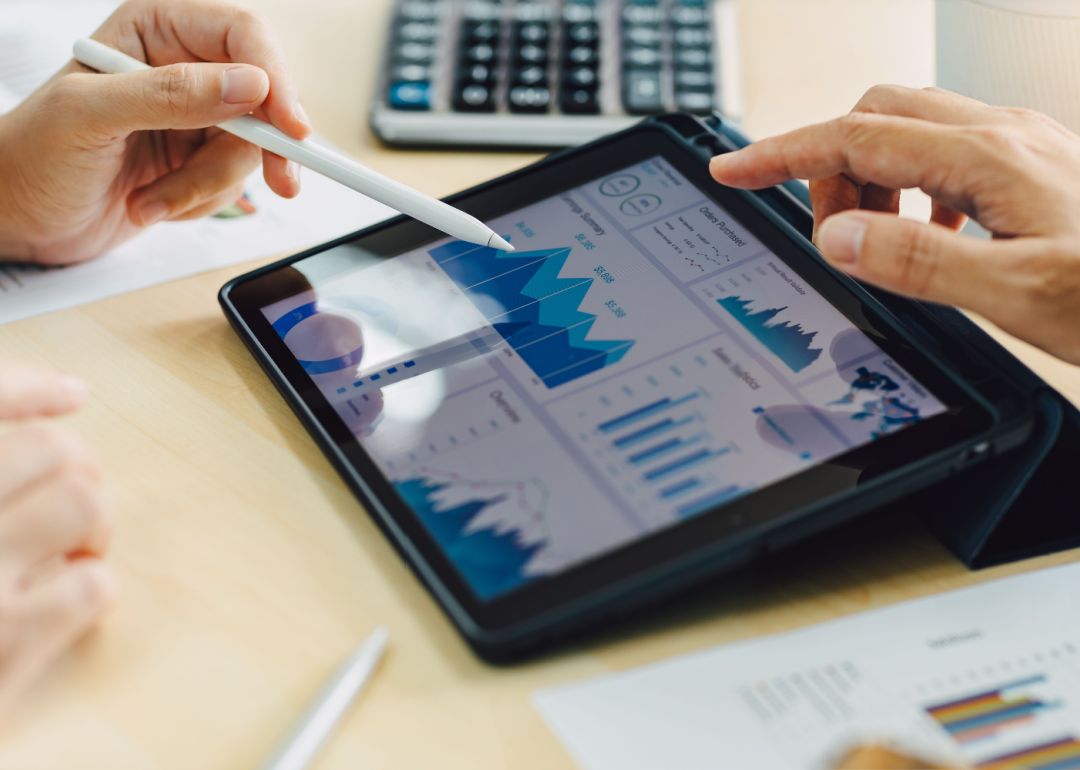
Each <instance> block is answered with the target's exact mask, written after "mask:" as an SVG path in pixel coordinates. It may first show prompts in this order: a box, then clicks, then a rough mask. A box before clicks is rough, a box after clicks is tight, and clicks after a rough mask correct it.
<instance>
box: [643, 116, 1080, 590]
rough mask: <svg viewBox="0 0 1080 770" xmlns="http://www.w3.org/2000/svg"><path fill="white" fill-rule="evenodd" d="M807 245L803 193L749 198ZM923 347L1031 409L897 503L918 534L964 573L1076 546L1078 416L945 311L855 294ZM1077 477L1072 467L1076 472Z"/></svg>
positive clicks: (711, 136) (703, 148) (712, 142)
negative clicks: (1015, 443) (979, 457)
mask: <svg viewBox="0 0 1080 770" xmlns="http://www.w3.org/2000/svg"><path fill="white" fill-rule="evenodd" d="M652 120H655V121H658V122H663V123H665V124H666V125H668V126H669V127H671V128H674V129H675V130H676V131H677V132H678V133H679V134H680V135H682V136H683V138H684V139H685V140H686V141H687V142H689V143H690V144H691V145H692V146H693V147H695V148H696V149H697V150H698V151H699V153H700V154H701V155H702V157H703V158H706V157H711V156H713V155H717V154H719V153H722V152H727V151H730V150H733V149H736V148H738V147H744V146H746V145H747V144H749V143H750V140H749V139H747V138H746V137H745V136H744V135H743V134H742V133H741V132H740V131H739V130H738V129H737V128H735V127H734V126H732V125H731V124H730V123H729V122H728V121H726V120H724V119H722V118H721V117H719V116H715V117H713V118H710V119H709V120H707V121H701V120H698V119H697V118H693V117H691V116H689V115H684V114H680V113H674V114H669V115H660V116H656V117H654V118H652ZM759 195H760V197H761V198H762V200H764V201H765V202H766V203H768V204H769V206H771V207H772V208H773V209H774V210H775V211H777V212H778V213H779V214H780V215H781V216H783V217H784V219H786V220H787V221H788V222H790V223H791V224H792V225H794V226H795V227H796V228H797V229H798V230H799V231H800V232H802V233H803V234H804V235H806V237H808V238H809V237H810V234H811V230H812V227H813V214H812V213H811V210H810V193H809V191H808V189H807V188H806V186H805V185H803V184H800V183H798V182H789V183H788V184H786V185H783V186H781V187H777V188H771V189H769V190H764V191H762V192H761V193H759ZM865 288H866V290H867V291H869V292H870V293H871V294H873V295H874V296H875V297H877V299H878V300H880V301H881V302H882V303H883V304H885V305H886V306H887V307H888V308H889V310H891V311H892V312H893V313H894V314H895V315H896V316H897V317H898V318H899V319H900V320H901V321H902V322H903V323H904V324H905V325H906V326H907V327H908V328H909V329H910V330H911V331H912V332H913V333H914V334H915V335H916V336H917V337H918V338H919V339H920V341H921V342H923V344H925V345H927V346H928V347H930V348H932V349H934V350H936V351H937V352H938V353H939V354H940V355H941V357H942V358H943V359H944V360H947V361H949V362H950V363H952V364H953V365H955V366H957V367H958V369H959V370H960V371H961V373H962V374H963V375H964V377H965V378H966V379H967V380H968V381H969V382H972V383H974V384H975V386H976V387H977V388H978V387H980V385H981V386H982V387H981V388H980V389H981V390H982V391H983V394H984V395H986V396H988V397H989V398H990V399H991V400H993V396H994V394H993V392H992V390H993V388H994V385H993V383H994V382H995V381H1000V379H999V378H1000V377H1004V378H1006V379H1008V380H1010V381H1011V382H1012V383H1013V384H1015V385H1017V386H1018V387H1020V388H1021V389H1022V390H1024V391H1026V392H1027V393H1028V394H1029V396H1030V397H1031V398H1032V400H1033V402H1034V403H1035V405H1036V408H1037V412H1038V414H1037V419H1036V422H1035V428H1034V432H1033V434H1032V436H1031V438H1030V439H1029V440H1028V441H1027V442H1026V443H1025V444H1024V445H1023V446H1021V447H1019V448H1017V449H1014V450H1012V451H1010V452H1007V453H1006V454H1004V455H1001V456H998V457H994V458H991V459H990V460H987V461H985V462H983V463H981V464H978V465H975V466H973V467H971V468H969V469H968V470H966V471H965V472H963V473H960V474H957V475H955V476H952V477H951V478H949V479H948V480H947V481H944V482H941V483H939V484H937V485H935V486H932V487H929V488H927V489H924V490H922V491H920V492H916V493H915V494H913V495H911V496H909V497H907V498H905V499H904V500H903V501H900V502H898V503H897V504H898V505H902V506H903V507H904V508H906V509H908V510H916V511H919V515H920V517H921V518H922V519H923V520H924V521H925V523H926V524H927V526H928V527H929V528H930V529H931V530H932V531H933V532H934V533H935V534H936V535H937V536H938V538H940V539H941V541H942V542H943V543H944V544H945V545H946V546H948V547H949V548H950V549H951V550H952V551H953V553H955V554H956V555H957V556H958V557H959V558H960V559H961V561H963V562H964V563H965V564H966V565H967V566H968V567H970V568H972V569H979V568H982V567H989V566H992V565H995V564H1003V563H1005V562H1010V561H1015V560H1017V559H1024V558H1028V557H1031V556H1038V555H1041V554H1045V553H1050V552H1052V551H1059V550H1064V549H1066V548H1072V547H1075V546H1080V506H1077V505H1076V504H1075V502H1073V501H1074V500H1075V499H1076V497H1075V493H1074V489H1075V487H1074V484H1075V483H1076V482H1075V480H1072V481H1071V480H1070V479H1072V472H1073V471H1074V468H1075V466H1077V465H1078V464H1080V411H1078V410H1077V409H1076V407H1074V406H1073V405H1072V404H1071V403H1070V402H1069V401H1068V400H1067V399H1066V398H1064V397H1063V396H1062V395H1061V394H1060V393H1058V392H1057V391H1056V390H1054V389H1053V388H1052V387H1050V385H1048V384H1047V383H1046V382H1044V381H1043V380H1042V378H1040V377H1039V376H1038V375H1037V374H1035V373H1034V372H1033V371H1031V370H1030V369H1029V368H1027V367H1026V366H1024V364H1023V363H1021V362H1020V361H1019V360H1018V359H1017V358H1016V357H1015V356H1013V355H1012V354H1011V353H1009V351H1008V350H1006V349H1005V348H1004V347H1002V346H1001V345H1000V344H998V343H997V342H996V341H995V340H994V339H993V338H992V337H991V336H990V335H988V334H987V333H986V332H984V331H983V330H982V329H980V328H979V327H978V326H977V325H975V324H974V323H973V322H972V321H970V320H969V319H968V318H967V317H966V316H965V315H964V314H963V313H961V312H960V311H958V310H956V309H955V308H951V307H944V306H941V305H935V304H931V303H927V302H919V301H916V300H910V299H906V298H903V297H899V296H897V295H895V294H891V293H889V292H886V291H883V290H881V289H877V288H875V287H872V286H865ZM1077 470H1080V469H1077Z"/></svg>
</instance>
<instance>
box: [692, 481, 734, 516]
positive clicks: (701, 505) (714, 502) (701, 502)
mask: <svg viewBox="0 0 1080 770" xmlns="http://www.w3.org/2000/svg"><path fill="white" fill-rule="evenodd" d="M741 493H742V489H740V488H739V487H738V486H737V485H735V484H732V485H731V486H728V487H724V488H723V489H721V490H719V491H717V492H713V493H712V494H710V495H706V496H705V497H701V498H698V499H697V500H694V501H693V502H692V503H687V504H686V505H684V506H682V507H681V508H679V509H678V511H677V513H678V514H679V516H683V517H686V516H693V515H694V514H695V513H701V512H702V511H707V510H708V509H709V508H715V507H716V506H718V505H720V503H723V502H727V501H728V500H730V499H731V498H733V497H735V496H737V495H739V494H741Z"/></svg>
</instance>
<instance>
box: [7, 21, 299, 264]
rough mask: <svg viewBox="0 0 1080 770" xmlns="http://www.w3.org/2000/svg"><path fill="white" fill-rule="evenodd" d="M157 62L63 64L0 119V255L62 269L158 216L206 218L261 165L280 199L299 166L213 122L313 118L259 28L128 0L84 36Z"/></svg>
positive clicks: (288, 127) (270, 38) (286, 123)
mask: <svg viewBox="0 0 1080 770" xmlns="http://www.w3.org/2000/svg"><path fill="white" fill-rule="evenodd" d="M92 37H93V39H94V40H97V41H100V42H102V43H105V44H106V45H109V46H112V47H113V48H116V49H118V50H120V51H122V52H124V53H126V54H128V55H129V56H132V57H134V58H136V59H139V60H140V61H145V62H147V63H149V64H151V65H153V66H154V67H155V69H152V70H147V71H143V72H132V73H125V74H118V75H101V74H94V73H92V72H91V70H89V69H87V68H86V67H83V66H82V65H81V64H79V63H77V62H74V61H72V62H70V63H69V64H68V65H67V66H66V67H65V68H64V69H63V70H61V71H60V72H59V73H57V75H55V76H54V77H53V78H52V79H51V80H50V81H49V82H48V83H46V84H45V85H44V86H42V87H41V88H40V89H38V90H37V91H36V92H35V93H33V94H31V95H30V97H28V98H27V99H26V101H25V102H23V103H22V104H20V105H19V106H18V107H17V108H16V109H15V110H13V111H12V112H10V113H8V114H7V115H3V116H0V179H2V180H3V184H0V259H3V258H7V259H18V260H24V261H37V262H42V263H53V264H57V263H64V264H69V263H73V262H79V261H82V260H86V259H90V258H92V257H95V256H98V255H100V254H102V253H104V252H105V251H107V250H108V249H109V248H111V247H113V246H115V245H117V244H119V243H121V242H123V241H125V240H127V239H129V238H131V237H132V236H134V235H135V234H137V233H138V232H140V231H141V230H142V229H143V228H144V227H147V226H149V225H151V224H153V223H155V222H158V221H161V220H173V221H176V220H183V219H194V218H197V217H202V216H206V215H208V214H213V213H215V212H217V211H219V210H220V209H222V208H225V207H226V206H228V205H229V204H231V203H233V202H234V201H236V199H237V198H238V197H239V196H240V194H241V193H242V192H243V185H244V180H245V179H246V178H247V176H248V175H249V174H250V173H251V172H252V171H253V170H254V169H255V168H257V167H258V165H259V162H260V157H261V159H262V163H263V173H264V175H265V177H266V182H267V184H268V185H269V186H270V188H271V189H273V190H274V191H275V192H276V193H278V194H279V195H282V196H284V197H286V198H291V197H293V196H295V195H296V194H297V193H298V192H299V191H300V182H299V177H300V171H299V166H298V165H297V164H296V163H293V162H291V161H286V160H285V159H284V158H282V157H280V156H277V155H274V154H272V153H269V152H262V151H261V150H260V149H259V148H258V147H256V146H254V145H252V144H249V143H247V142H245V141H244V140H242V139H240V138H238V137H235V136H233V135H232V134H229V133H226V132H224V131H222V130H221V129H218V128H213V126H215V125H216V124H218V123H221V122H222V121H225V120H229V119H231V118H236V117H239V116H241V115H244V114H247V113H249V112H254V114H255V115H256V116H258V117H260V118H263V119H265V120H268V121H269V122H270V123H272V124H273V125H275V126H276V127H277V128H279V129H281V130H282V131H284V132H285V133H286V134H289V135H290V136H293V137H295V138H297V139H304V138H306V137H307V136H309V135H310V134H311V125H310V123H309V122H308V119H307V116H306V115H305V114H304V110H303V108H302V107H301V106H300V101H299V99H298V98H297V92H296V86H295V84H294V83H293V81H292V77H291V75H290V74H289V70H288V67H287V66H286V64H285V57H284V55H283V54H282V52H281V49H280V47H279V46H278V42H277V39H276V37H275V35H274V33H273V30H271V28H270V26H269V24H268V23H267V22H266V20H265V19H263V18H262V17H261V16H259V15H258V14H255V13H253V12H251V11H248V10H244V9H241V8H237V7H235V6H232V5H229V4H228V3H226V2H221V1H220V0H130V1H129V2H127V3H125V4H124V5H122V6H120V8H119V9H117V11H116V12H115V13H114V14H113V15H112V16H111V17H109V19H108V20H107V21H106V22H105V23H104V24H103V25H102V26H101V28H100V29H99V30H98V31H97V32H95V33H94V34H93V35H92Z"/></svg>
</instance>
